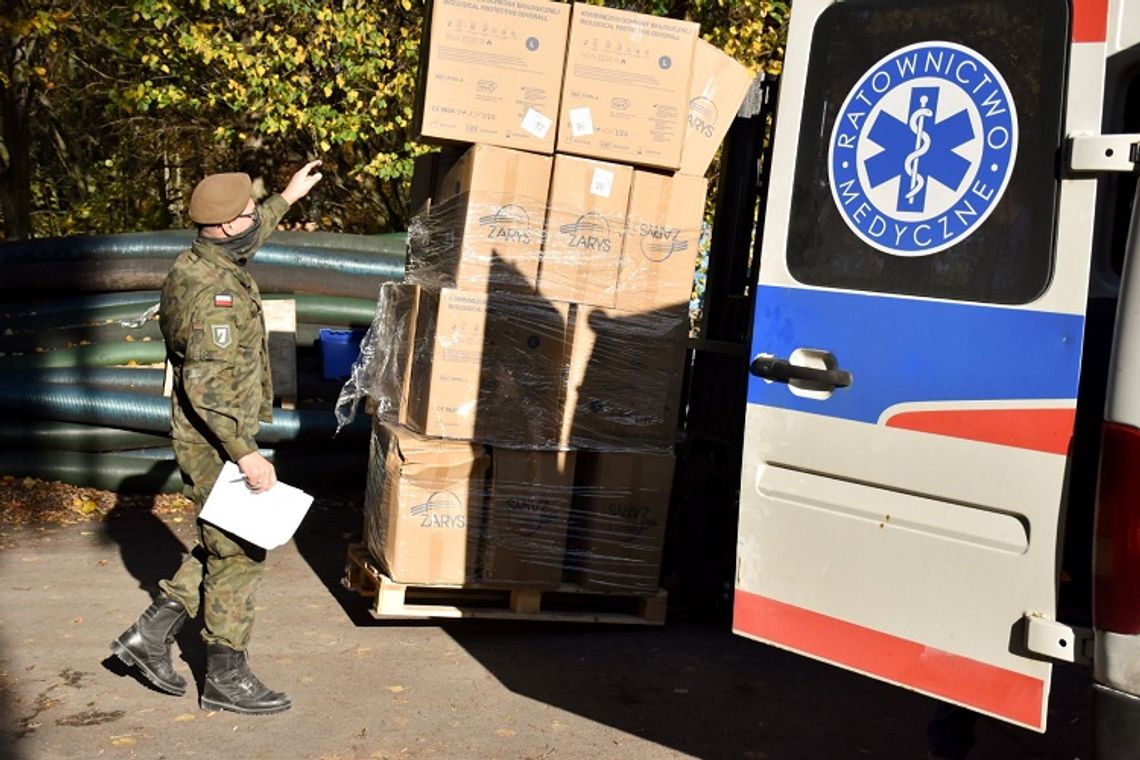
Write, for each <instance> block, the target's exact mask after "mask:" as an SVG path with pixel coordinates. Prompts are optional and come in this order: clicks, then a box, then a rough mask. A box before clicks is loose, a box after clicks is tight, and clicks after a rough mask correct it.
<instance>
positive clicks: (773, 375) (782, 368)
mask: <svg viewBox="0 0 1140 760" xmlns="http://www.w3.org/2000/svg"><path fill="white" fill-rule="evenodd" d="M748 370H749V372H751V373H752V374H753V375H756V377H762V378H764V379H765V380H774V381H776V382H781V383H786V382H788V381H790V380H800V381H802V382H805V383H811V384H812V385H814V386H817V387H819V388H821V389H831V388H846V387H847V386H849V385H851V373H850V372H848V371H847V370H843V369H818V368H816V367H802V366H800V365H799V364H792V363H791V362H790V361H788V360H787V359H777V358H776V357H774V356H766V355H764V354H761V355H759V356H757V357H756V358H755V359H753V360H752V365H751V366H750V367H749V368H748Z"/></svg>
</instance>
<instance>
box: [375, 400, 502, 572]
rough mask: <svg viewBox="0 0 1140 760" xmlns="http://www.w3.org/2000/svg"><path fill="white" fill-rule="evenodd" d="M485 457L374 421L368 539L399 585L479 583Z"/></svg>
mask: <svg viewBox="0 0 1140 760" xmlns="http://www.w3.org/2000/svg"><path fill="white" fill-rule="evenodd" d="M489 464H490V458H489V456H488V455H487V452H486V450H485V449H484V448H483V447H482V446H481V445H479V444H477V443H471V442H469V441H447V440H442V439H431V438H425V437H424V436H420V435H416V434H415V433H413V432H412V431H410V430H408V429H407V428H403V427H398V426H393V425H389V424H387V423H384V422H380V421H378V420H374V421H373V426H372V444H371V454H370V458H369V466H368V483H367V487H366V489H365V499H364V534H365V540H366V543H367V544H368V549H369V551H371V552H372V554H373V556H375V557H376V558H377V559H378V560H380V562H381V563H382V564H383V566H384V569H385V570H386V572H387V573H388V575H389V576H391V578H392V579H393V580H395V581H398V582H400V583H422V584H436V583H438V584H455V585H460V584H463V583H466V582H468V581H470V580H473V579H474V577H475V575H476V557H477V551H476V549H477V540H478V536H479V533H480V528H481V526H482V523H481V515H482V511H483V493H484V489H485V485H486V484H485V476H486V473H487V468H488V466H489Z"/></svg>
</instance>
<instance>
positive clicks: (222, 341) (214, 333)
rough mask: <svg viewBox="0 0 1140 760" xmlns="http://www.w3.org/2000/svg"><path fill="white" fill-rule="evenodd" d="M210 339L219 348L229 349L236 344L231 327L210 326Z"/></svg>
mask: <svg viewBox="0 0 1140 760" xmlns="http://www.w3.org/2000/svg"><path fill="white" fill-rule="evenodd" d="M210 337H211V338H213V339H214V345H215V346H217V347H218V348H229V347H230V346H231V345H233V342H234V330H233V327H232V326H231V325H210Z"/></svg>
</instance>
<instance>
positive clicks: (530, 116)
mask: <svg viewBox="0 0 1140 760" xmlns="http://www.w3.org/2000/svg"><path fill="white" fill-rule="evenodd" d="M552 123H553V122H552V121H551V120H550V119H549V118H548V117H546V116H543V115H542V114H541V113H539V112H538V111H536V110H534V109H533V108H530V109H528V110H527V112H526V116H524V117H523V120H522V128H523V129H525V130H526V131H527V132H530V133H531V134H532V135H534V136H535V137H537V138H538V139H539V140H543V139H545V138H546V133H547V132H549V131H550V125H551V124H552Z"/></svg>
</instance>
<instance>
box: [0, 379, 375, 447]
mask: <svg viewBox="0 0 1140 760" xmlns="http://www.w3.org/2000/svg"><path fill="white" fill-rule="evenodd" d="M0 415H2V417H3V418H6V419H30V420H37V419H38V420H55V421H57V422H78V423H82V424H85V425H106V426H115V427H121V428H125V429H127V430H139V431H143V432H156V433H166V432H167V431H168V430H170V402H169V401H168V400H167V399H164V398H161V397H158V396H148V395H145V394H141V393H123V392H120V391H104V390H96V389H93V388H84V387H77V386H65V385H52V384H48V383H45V384H43V385H40V386H33V387H28V386H26V385H24V384H20V383H5V382H0ZM369 423H370V420H369V419H368V418H364V417H362V418H359V419H357V421H356V422H355V423H353V424H352V425H350V426H348V427H346V428H344V429H343V430H341V431H340V434H339V435H337V436H336V441H337V442H338V443H339V442H342V441H343V442H345V443H350V442H353V441H359V440H362V439H366V438H367V436H368V432H369ZM335 432H336V417H335V415H334V414H333V412H332V410H329V409H298V410H296V411H293V410H284V409H274V410H273V422H270V423H262V425H261V431H260V432H259V433H258V434H257V440H258V442H259V443H263V444H265V443H279V442H282V441H298V442H308V443H317V442H320V443H321V444H324V445H329V444H331V443H332V442H333V440H334V439H333V434H334V433H335Z"/></svg>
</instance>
